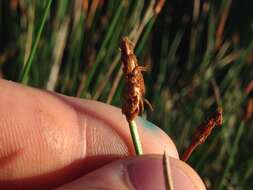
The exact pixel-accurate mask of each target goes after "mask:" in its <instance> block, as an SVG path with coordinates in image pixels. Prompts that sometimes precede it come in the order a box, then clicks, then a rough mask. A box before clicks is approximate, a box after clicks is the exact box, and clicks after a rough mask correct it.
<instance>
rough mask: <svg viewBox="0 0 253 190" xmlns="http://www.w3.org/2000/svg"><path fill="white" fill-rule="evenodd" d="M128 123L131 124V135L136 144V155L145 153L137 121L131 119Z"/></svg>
mask: <svg viewBox="0 0 253 190" xmlns="http://www.w3.org/2000/svg"><path fill="white" fill-rule="evenodd" d="M128 124H129V128H130V133H131V137H132V140H133V144H134V149H135V153H136V155H141V154H143V151H142V146H141V141H140V137H139V134H138V130H137V126H136V123H135V121H129V122H128Z"/></svg>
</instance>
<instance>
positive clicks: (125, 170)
mask: <svg viewBox="0 0 253 190" xmlns="http://www.w3.org/2000/svg"><path fill="white" fill-rule="evenodd" d="M169 167H170V171H171V172H170V175H171V176H170V180H171V181H170V183H171V184H172V189H175V190H176V189H184V190H196V189H197V190H200V189H201V190H202V189H203V190H204V189H206V188H205V186H204V184H203V182H202V180H201V179H200V177H199V176H198V175H197V173H196V172H195V171H194V170H193V169H192V168H191V167H190V166H188V165H187V164H186V163H184V162H182V161H180V160H178V159H175V158H171V157H170V159H169ZM163 171H164V170H163V162H162V157H161V156H158V155H146V156H135V157H130V158H128V159H124V160H119V161H117V162H113V163H111V164H108V165H106V166H104V167H102V168H100V169H98V170H95V171H93V172H92V173H89V174H87V175H85V176H83V177H81V178H79V179H77V180H75V181H73V182H71V183H69V184H66V185H64V186H61V187H59V188H57V189H58V190H65V189H68V190H79V189H80V190H81V189H122V190H124V189H137V190H141V189H145V190H149V189H150V190H153V189H157V190H163V189H167V188H166V186H165V177H164V173H163Z"/></svg>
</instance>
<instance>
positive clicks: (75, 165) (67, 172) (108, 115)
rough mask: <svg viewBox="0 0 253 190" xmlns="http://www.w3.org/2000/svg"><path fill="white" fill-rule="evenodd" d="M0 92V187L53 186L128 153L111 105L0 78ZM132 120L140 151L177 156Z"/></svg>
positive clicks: (153, 131)
mask: <svg viewBox="0 0 253 190" xmlns="http://www.w3.org/2000/svg"><path fill="white" fill-rule="evenodd" d="M0 89H1V93H0V116H1V117H0V131H1V133H0V189H3V188H4V187H8V189H11V188H12V187H13V189H17V188H18V187H19V188H20V189H24V188H26V189H28V188H30V189H34V188H36V189H37V188H39V187H40V188H42V189H43V188H49V187H53V186H55V185H58V184H62V183H65V182H66V181H69V180H72V179H74V178H76V177H78V176H80V175H83V174H84V173H87V172H89V171H91V170H94V169H95V168H98V167H100V166H101V165H104V164H106V163H108V162H111V161H113V160H115V159H118V158H121V157H123V156H127V155H129V154H133V152H134V149H133V145H132V141H131V138H130V134H129V129H128V126H127V123H126V120H125V118H124V116H123V115H122V114H121V111H120V110H119V109H117V108H115V107H112V106H108V105H105V104H102V103H98V102H95V101H87V100H78V99H75V98H69V97H65V96H60V95H57V94H54V93H49V92H46V91H41V90H36V89H33V88H28V87H24V86H21V85H18V84H16V83H13V82H8V81H5V80H0ZM137 122H138V125H139V127H138V129H139V133H140V138H141V140H142V144H143V149H144V153H146V154H148V153H163V152H164V149H165V148H166V149H167V152H168V154H170V155H171V156H174V157H178V154H177V151H176V148H175V146H174V144H173V143H172V141H171V140H170V139H169V138H168V137H167V135H165V134H164V133H163V132H162V131H161V130H160V129H158V128H157V127H152V128H151V127H144V126H147V124H144V125H143V123H145V122H143V121H142V120H141V119H139V120H138V121H137ZM149 126H150V125H149ZM1 187H2V188H1Z"/></svg>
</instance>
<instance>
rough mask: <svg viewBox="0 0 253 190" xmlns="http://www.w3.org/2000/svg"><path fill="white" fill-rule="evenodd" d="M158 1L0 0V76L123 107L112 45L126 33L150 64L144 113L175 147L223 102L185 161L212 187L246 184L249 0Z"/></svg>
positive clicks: (250, 103) (252, 158)
mask: <svg viewBox="0 0 253 190" xmlns="http://www.w3.org/2000/svg"><path fill="white" fill-rule="evenodd" d="M51 3H52V4H51ZM162 5H163V2H162V1H161V0H160V1H158V0H157V1H155V0H151V1H144V0H137V1H135V0H132V1H131V0H129V1H127V0H110V1H104V0H93V1H91V0H90V1H88V0H83V1H82V0H73V1H68V0H61V1H59V0H58V1H57V0H55V1H52V0H45V1H42V0H38V1H34V0H2V1H1V2H0V75H1V77H3V78H6V79H10V80H14V81H20V82H22V83H25V84H28V85H31V86H35V87H39V88H44V89H48V90H52V91H57V92H60V93H64V94H67V95H71V96H77V97H81V98H91V99H95V100H99V101H103V102H107V103H110V104H113V105H116V106H120V104H121V103H120V96H121V91H122V85H123V83H122V71H121V65H120V52H119V50H118V47H119V41H120V39H121V37H122V36H128V37H129V38H130V39H131V40H132V41H133V42H134V43H136V47H135V52H136V54H137V56H138V59H139V63H140V64H142V65H148V66H150V67H151V72H150V73H147V74H146V75H145V81H146V88H147V95H146V96H147V99H149V100H150V101H151V103H152V104H153V107H154V109H155V111H154V112H149V111H147V112H145V113H144V116H146V117H147V118H148V119H149V120H151V121H153V122H154V123H156V124H157V125H158V126H160V127H161V128H163V129H164V130H165V131H166V132H167V133H168V134H169V135H170V136H171V137H172V138H173V140H174V141H175V143H176V145H177V147H178V149H179V152H181V153H182V152H183V150H185V148H186V147H187V146H188V145H189V143H190V140H191V137H192V134H193V132H194V129H195V128H196V127H197V126H198V124H200V123H201V122H202V121H203V120H204V118H206V117H207V116H208V115H209V113H210V112H212V111H214V110H215V109H216V108H217V107H218V106H221V107H222V108H223V110H224V124H223V126H222V128H219V129H215V130H214V133H213V134H212V135H211V136H210V137H209V138H208V140H207V142H206V143H205V144H204V145H202V146H201V147H199V148H198V149H197V151H196V152H194V154H193V155H192V157H191V158H190V160H189V164H190V165H191V166H192V167H193V168H195V169H196V170H197V171H198V172H199V174H200V175H201V176H202V178H203V179H204V181H205V183H206V185H207V187H208V188H209V189H251V187H253V180H252V176H253V175H252V173H253V153H252V150H251V146H252V145H253V144H252V143H253V128H252V118H251V116H252V110H253V96H252V94H253V91H252V89H253V82H252V79H253V68H252V64H253V20H252V19H253V14H252V10H251V7H253V2H252V1H249V0H248V1H247V0H240V1H235V0H234V1H232V0H192V1H186V0H167V1H166V2H165V4H164V6H163V8H162ZM159 8H162V11H161V12H159ZM43 21H44V23H43ZM40 34H41V35H40ZM31 55H32V56H31Z"/></svg>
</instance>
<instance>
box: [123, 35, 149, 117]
mask: <svg viewBox="0 0 253 190" xmlns="http://www.w3.org/2000/svg"><path fill="white" fill-rule="evenodd" d="M120 49H121V62H122V66H123V74H124V78H125V87H124V90H123V105H122V113H123V114H125V115H126V118H127V120H128V121H133V120H134V118H135V117H136V116H137V115H138V114H139V112H142V111H143V109H144V102H147V100H146V99H145V98H144V95H145V84H144V79H143V76H142V71H147V68H146V67H142V66H139V65H138V62H137V58H136V56H135V54H134V44H133V43H132V42H131V41H130V40H129V39H128V38H126V37H125V38H122V40H121V44H120Z"/></svg>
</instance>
